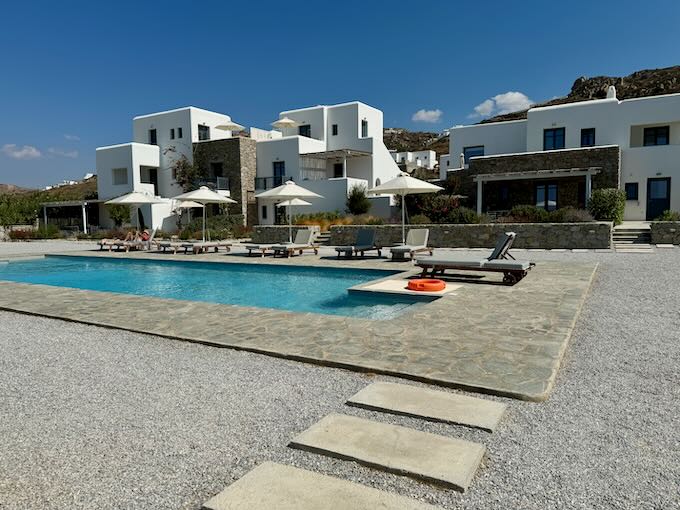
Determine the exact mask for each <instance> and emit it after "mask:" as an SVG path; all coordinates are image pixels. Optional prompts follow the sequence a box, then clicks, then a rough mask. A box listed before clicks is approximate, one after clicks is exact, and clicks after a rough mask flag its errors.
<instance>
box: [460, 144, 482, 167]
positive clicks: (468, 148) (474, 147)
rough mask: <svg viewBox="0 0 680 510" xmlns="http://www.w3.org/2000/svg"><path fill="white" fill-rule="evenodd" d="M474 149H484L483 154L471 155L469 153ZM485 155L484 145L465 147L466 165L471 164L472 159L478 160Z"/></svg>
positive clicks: (464, 158)
mask: <svg viewBox="0 0 680 510" xmlns="http://www.w3.org/2000/svg"><path fill="white" fill-rule="evenodd" d="M473 149H482V153H481V154H469V153H468V152H471V151H472V150H473ZM483 155H484V146H483V145H469V146H468V147H463V160H464V161H465V164H466V165H469V164H470V158H477V157H479V156H483Z"/></svg>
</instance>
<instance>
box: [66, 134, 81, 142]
mask: <svg viewBox="0 0 680 510" xmlns="http://www.w3.org/2000/svg"><path fill="white" fill-rule="evenodd" d="M64 138H65V139H66V140H68V141H69V142H79V141H80V137H79V136H78V135H64Z"/></svg>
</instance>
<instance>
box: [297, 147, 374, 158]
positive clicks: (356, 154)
mask: <svg viewBox="0 0 680 510" xmlns="http://www.w3.org/2000/svg"><path fill="white" fill-rule="evenodd" d="M370 155H371V153H370V152H366V151H357V150H354V149H335V150H332V151H322V152H305V153H303V154H300V157H303V158H311V159H343V158H345V159H349V158H360V157H365V156H370Z"/></svg>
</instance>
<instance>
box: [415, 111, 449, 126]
mask: <svg viewBox="0 0 680 510" xmlns="http://www.w3.org/2000/svg"><path fill="white" fill-rule="evenodd" d="M442 113H444V112H442V111H441V110H439V109H437V110H418V111H417V112H416V113H414V114H413V116H412V117H411V120H412V121H413V122H429V123H431V124H434V123H436V122H439V121H440V120H441V118H442Z"/></svg>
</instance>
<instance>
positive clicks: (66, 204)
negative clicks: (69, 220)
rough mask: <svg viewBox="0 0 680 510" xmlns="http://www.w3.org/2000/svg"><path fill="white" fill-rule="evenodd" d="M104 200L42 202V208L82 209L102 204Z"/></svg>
mask: <svg viewBox="0 0 680 510" xmlns="http://www.w3.org/2000/svg"><path fill="white" fill-rule="evenodd" d="M102 202H104V200H100V199H97V198H93V199H92V200H64V201H62V202H42V203H41V204H40V207H82V206H84V205H87V204H100V203H102Z"/></svg>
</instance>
